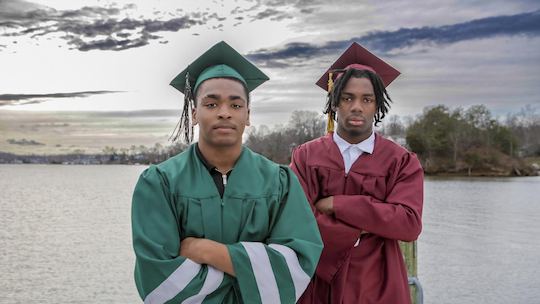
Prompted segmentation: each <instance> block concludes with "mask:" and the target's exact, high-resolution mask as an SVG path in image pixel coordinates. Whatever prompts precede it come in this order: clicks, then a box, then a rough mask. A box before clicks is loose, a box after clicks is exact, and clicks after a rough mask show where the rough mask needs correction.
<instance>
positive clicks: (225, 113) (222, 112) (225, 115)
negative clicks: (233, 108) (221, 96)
mask: <svg viewBox="0 0 540 304" xmlns="http://www.w3.org/2000/svg"><path fill="white" fill-rule="evenodd" d="M218 117H219V118H220V119H229V118H231V112H230V108H229V107H228V106H227V105H226V104H224V105H221V106H220V107H219V111H218Z"/></svg>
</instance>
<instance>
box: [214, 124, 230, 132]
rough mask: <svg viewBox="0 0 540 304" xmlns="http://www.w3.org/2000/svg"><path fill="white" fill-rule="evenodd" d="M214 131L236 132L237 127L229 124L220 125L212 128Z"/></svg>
mask: <svg viewBox="0 0 540 304" xmlns="http://www.w3.org/2000/svg"><path fill="white" fill-rule="evenodd" d="M212 129H214V130H223V131H225V130H235V129H236V126H234V125H229V124H219V125H215V126H213V127H212Z"/></svg>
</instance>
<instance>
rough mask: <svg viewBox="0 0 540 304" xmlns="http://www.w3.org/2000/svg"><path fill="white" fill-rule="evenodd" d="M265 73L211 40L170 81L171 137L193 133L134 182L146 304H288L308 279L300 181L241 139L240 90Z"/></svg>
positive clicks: (310, 240) (314, 256)
mask: <svg viewBox="0 0 540 304" xmlns="http://www.w3.org/2000/svg"><path fill="white" fill-rule="evenodd" d="M266 80H268V77H267V76H266V75H264V74H263V73H262V72H261V71H260V70H259V69H257V67H255V66H254V65H253V64H251V63H250V62H249V61H247V60H246V59H245V58H244V57H242V56H241V55H240V54H238V53H237V52H236V51H235V50H234V49H232V48H231V47H230V46H229V45H227V44H226V43H225V42H220V43H218V44H216V45H215V46H213V47H212V48H211V49H209V50H208V51H207V52H205V53H204V54H203V55H201V56H200V57H199V58H198V59H196V60H195V61H194V62H193V63H191V64H190V65H189V66H188V67H187V68H186V69H185V70H184V71H182V72H181V73H180V74H179V75H178V76H177V77H176V78H175V79H173V81H172V82H171V85H172V86H173V87H175V88H177V89H178V90H180V91H181V92H182V93H184V95H185V99H184V102H185V104H184V111H183V114H182V119H181V121H180V129H179V134H183V135H184V136H185V138H186V140H187V141H188V142H189V141H190V140H191V137H192V134H193V129H192V128H193V127H192V126H193V125H198V126H199V139H198V142H197V143H194V144H192V145H191V146H189V148H188V149H187V150H186V151H184V152H182V153H180V154H178V155H176V156H174V157H172V158H170V159H169V160H167V161H165V162H163V163H160V164H158V165H152V166H150V167H149V168H148V169H146V170H145V171H144V172H143V173H142V174H141V176H140V178H139V181H138V183H137V185H136V187H135V191H134V194H133V202H132V228H133V247H134V250H135V254H136V264H135V282H136V285H137V289H138V291H139V294H140V296H141V298H142V299H143V300H144V302H145V303H294V302H296V301H297V300H298V298H299V297H300V296H301V295H302V293H303V291H304V289H305V288H306V286H307V285H308V283H309V281H310V278H311V276H312V275H313V273H314V271H315V268H316V266H317V262H318V260H319V256H320V253H321V250H322V241H321V238H320V234H319V231H318V228H317V223H316V221H315V219H314V216H313V213H312V211H311V209H310V207H309V203H308V202H307V200H306V197H305V195H304V192H303V190H302V187H301V186H300V184H299V182H298V180H297V178H296V176H295V175H294V173H292V171H291V170H290V169H289V168H288V167H286V166H280V165H277V164H275V163H273V162H271V161H269V160H267V159H266V158H264V157H262V156H260V155H259V154H256V153H254V152H252V151H251V150H250V149H248V148H247V147H244V146H243V145H242V134H243V131H244V128H245V126H248V125H249V114H250V103H249V102H250V101H249V92H250V91H251V90H253V89H255V88H256V87H257V86H259V85H260V84H261V83H263V82H264V81H266ZM192 85H193V89H192ZM192 107H193V109H192ZM189 114H191V119H190V115H189ZM191 123H192V124H191Z"/></svg>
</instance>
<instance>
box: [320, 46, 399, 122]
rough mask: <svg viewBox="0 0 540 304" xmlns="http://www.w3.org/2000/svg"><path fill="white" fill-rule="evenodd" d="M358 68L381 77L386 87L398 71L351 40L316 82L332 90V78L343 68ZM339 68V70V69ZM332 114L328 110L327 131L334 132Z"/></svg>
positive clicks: (326, 89) (323, 87) (336, 76)
mask: <svg viewBox="0 0 540 304" xmlns="http://www.w3.org/2000/svg"><path fill="white" fill-rule="evenodd" d="M347 69H358V70H369V71H371V72H374V73H375V74H377V75H379V77H381V79H382V82H383V84H384V87H387V86H388V85H389V84H390V83H391V82H392V81H394V79H396V78H397V77H398V76H399V74H400V72H399V71H398V70H396V69H394V68H393V67H392V66H391V65H389V64H388V63H386V62H384V61H383V60H382V59H380V58H379V57H377V56H375V55H373V54H372V53H371V52H370V51H368V50H367V49H365V48H363V47H362V46H360V45H359V44H358V43H356V42H353V44H351V46H350V47H349V48H348V49H347V50H346V51H345V52H344V53H343V54H342V55H341V56H340V57H339V58H338V60H336V62H334V64H332V66H330V68H329V69H328V70H327V71H326V72H325V73H324V74H323V75H322V76H321V78H319V80H318V81H317V82H316V84H317V85H318V86H319V87H321V88H322V89H323V90H325V91H328V92H330V91H332V88H333V86H334V80H335V79H337V78H339V77H340V76H341V74H342V73H343V72H342V71H343V70H347ZM340 70H341V71H340ZM334 116H335V113H333V112H332V111H330V112H328V124H327V125H326V131H327V132H334Z"/></svg>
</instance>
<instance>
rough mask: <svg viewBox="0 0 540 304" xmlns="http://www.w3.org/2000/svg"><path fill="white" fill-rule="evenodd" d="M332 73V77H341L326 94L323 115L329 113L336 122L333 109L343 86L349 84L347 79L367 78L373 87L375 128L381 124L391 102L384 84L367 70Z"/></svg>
mask: <svg viewBox="0 0 540 304" xmlns="http://www.w3.org/2000/svg"><path fill="white" fill-rule="evenodd" d="M332 73H333V74H334V75H335V74H339V73H342V74H341V77H339V78H338V79H337V80H336V83H335V84H334V87H333V88H332V90H331V91H330V92H328V95H327V98H326V105H325V109H324V114H328V113H330V115H331V117H332V119H333V120H336V112H335V111H334V109H336V108H337V107H338V106H339V102H340V99H341V98H340V97H341V92H342V91H343V88H345V86H346V85H347V82H349V79H350V78H351V77H354V78H367V79H369V80H370V81H371V84H372V85H373V91H374V93H375V102H376V107H377V112H376V113H375V117H374V118H375V126H377V124H378V123H379V122H381V121H382V120H383V118H384V117H385V116H386V113H388V110H389V109H390V102H392V99H390V96H389V95H388V92H386V89H385V87H384V84H383V82H382V80H381V78H380V77H379V75H377V74H375V73H373V72H371V71H369V70H358V69H353V68H351V69H346V70H343V69H341V70H333V71H332Z"/></svg>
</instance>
